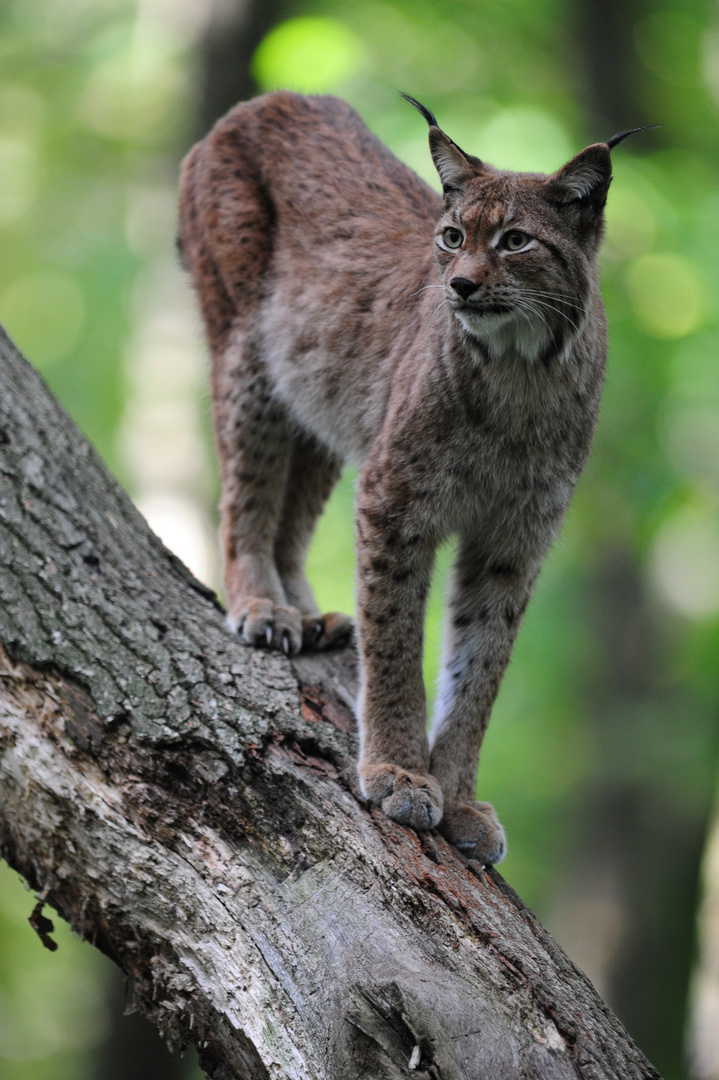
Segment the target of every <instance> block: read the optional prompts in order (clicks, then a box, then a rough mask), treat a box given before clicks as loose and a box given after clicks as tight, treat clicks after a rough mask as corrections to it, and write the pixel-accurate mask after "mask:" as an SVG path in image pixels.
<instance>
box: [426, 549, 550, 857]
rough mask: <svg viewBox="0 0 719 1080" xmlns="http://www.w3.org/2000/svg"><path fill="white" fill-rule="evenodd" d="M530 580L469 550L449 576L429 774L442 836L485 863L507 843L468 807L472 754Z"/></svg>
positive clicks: (485, 816) (478, 805) (478, 809)
mask: <svg viewBox="0 0 719 1080" xmlns="http://www.w3.org/2000/svg"><path fill="white" fill-rule="evenodd" d="M535 576H536V574H530V573H528V572H527V570H526V568H525V567H521V568H520V567H519V565H515V564H514V563H513V562H512V561H511V559H509V558H507V559H506V561H502V562H500V561H498V560H497V561H492V560H490V559H487V558H486V557H484V556H482V555H480V554H479V553H478V552H475V551H474V550H473V549H472V547H471V545H469V544H464V545H462V547H461V548H460V551H459V554H458V557H457V562H456V565H455V570H454V581H453V586H452V597H451V603H450V609H449V615H448V627H447V641H446V653H447V660H446V664H445V668H444V671H443V674H442V681H441V685H440V694H439V702H438V706H437V716H436V719H435V724H434V738H433V745H432V759H431V760H432V764H431V769H432V774H433V775H434V776H436V778H437V779H438V780H439V782H440V784H441V785H442V791H443V793H444V799H445V813H444V818H443V821H442V825H441V831H442V833H443V835H444V836H446V838H447V839H448V840H449V841H450V842H451V843H453V844H455V845H456V846H457V847H459V848H460V849H461V850H462V851H464V852H465V853H466V854H467V855H470V856H471V857H473V858H476V859H478V860H479V861H481V862H484V863H496V862H499V861H500V860H501V859H502V858H503V857H504V854H505V851H506V841H505V836H504V830H503V829H502V826H501V825H500V823H499V820H498V818H497V815H496V813H495V811H494V808H493V807H492V806H491V805H490V804H489V803H483V802H476V801H475V792H476V783H477V764H478V758H479V750H480V746H481V744H482V739H483V738H484V733H485V731H486V728H487V724H488V722H489V714H490V711H491V708H492V705H493V703H494V699H495V697H496V696H497V691H498V689H499V684H500V681H501V678H502V675H503V674H504V670H505V668H506V666H507V663H508V661H509V657H510V653H511V651H512V645H513V644H514V639H515V637H516V634H517V630H518V629H519V623H520V621H521V618H522V615H523V614H524V609H525V607H526V605H527V601H528V599H529V596H530V593H531V587H532V583H533V581H534V577H535Z"/></svg>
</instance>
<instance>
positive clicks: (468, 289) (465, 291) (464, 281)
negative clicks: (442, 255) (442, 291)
mask: <svg viewBox="0 0 719 1080" xmlns="http://www.w3.org/2000/svg"><path fill="white" fill-rule="evenodd" d="M449 287H450V289H454V291H455V292H456V293H459V295H460V296H461V297H462V299H463V300H469V298H470V296H471V295H472V293H473V292H474V290H475V289H476V288H477V282H476V281H470V280H469V278H466V277H453V278H452V280H451V281H450V283H449Z"/></svg>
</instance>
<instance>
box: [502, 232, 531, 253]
mask: <svg viewBox="0 0 719 1080" xmlns="http://www.w3.org/2000/svg"><path fill="white" fill-rule="evenodd" d="M529 240H530V237H529V236H528V235H527V233H525V232H520V231H519V229H511V230H510V232H508V233H505V234H504V236H503V237H502V247H504V248H506V249H507V251H521V250H522V248H523V247H526V246H527V244H528V243H529Z"/></svg>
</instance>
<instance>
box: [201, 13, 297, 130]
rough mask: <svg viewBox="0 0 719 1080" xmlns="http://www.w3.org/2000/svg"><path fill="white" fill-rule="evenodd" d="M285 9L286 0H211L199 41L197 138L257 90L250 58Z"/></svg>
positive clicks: (283, 14) (282, 15) (281, 16)
mask: <svg viewBox="0 0 719 1080" xmlns="http://www.w3.org/2000/svg"><path fill="white" fill-rule="evenodd" d="M287 9H288V3H287V0H214V3H213V14H212V19H211V20H210V23H209V26H208V28H207V33H206V34H205V38H204V40H203V41H202V42H201V43H200V56H199V59H200V64H201V74H200V91H201V96H200V103H199V108H198V111H197V130H196V132H195V137H196V138H198V139H199V138H202V137H203V136H204V135H206V134H207V132H208V131H209V129H210V128H211V127H212V125H213V124H214V123H215V121H216V120H219V118H220V117H221V116H224V114H225V113H226V112H227V110H228V109H230V108H231V107H232V106H233V105H236V104H237V102H238V101H243V100H244V99H245V98H249V97H252V96H253V94H256V93H257V84H256V83H255V81H254V79H253V78H252V74H251V72H250V61H251V60H252V56H253V54H254V52H255V49H256V48H257V46H258V45H259V43H260V42H261V41H262V39H263V37H264V36H265V34H267V32H268V31H269V30H270V29H271V28H272V27H273V26H274V25H275V24H276V23H278V22H279V21H280V19H282V18H283V17H284V16H285V14H287Z"/></svg>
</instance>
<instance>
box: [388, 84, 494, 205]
mask: <svg viewBox="0 0 719 1080" xmlns="http://www.w3.org/2000/svg"><path fill="white" fill-rule="evenodd" d="M400 94H401V96H402V97H403V98H404V99H405V101H408V102H409V103H410V105H414V107H415V109H417V110H418V112H421V113H422V116H423V117H424V118H425V120H426V121H427V123H428V124H429V151H430V153H431V155H432V161H433V162H434V165H435V168H436V170H437V172H438V173H439V178H440V180H441V181H442V190H443V191H444V197H445V202H452V201H453V200H454V199H455V198H456V197H457V195H460V194H461V193H462V191H463V190H464V187H465V184H466V183H467V181H468V180H471V179H472V177H473V176H477V175H478V173H481V172H483V171H485V170H486V168H487V166H486V165H485V164H484V163H483V162H482V161H480V160H479V158H476V157H472V156H471V155H470V154H465V152H464V150H461V149H460V148H459V146H457V144H456V142H454V141H453V140H452V139H450V137H449V135H445V133H444V132H443V131H442V129H441V127H440V126H439V124H438V123H437V117H436V116H435V115H434V113H433V112H430V110H429V109H427V108H426V107H425V106H424V105H422V104H421V102H419V101H417V100H416V98H413V97H410V96H409V94H403V93H402V91H401V90H400Z"/></svg>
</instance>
